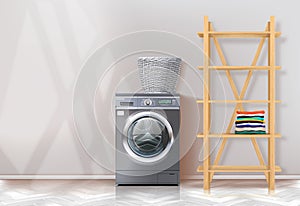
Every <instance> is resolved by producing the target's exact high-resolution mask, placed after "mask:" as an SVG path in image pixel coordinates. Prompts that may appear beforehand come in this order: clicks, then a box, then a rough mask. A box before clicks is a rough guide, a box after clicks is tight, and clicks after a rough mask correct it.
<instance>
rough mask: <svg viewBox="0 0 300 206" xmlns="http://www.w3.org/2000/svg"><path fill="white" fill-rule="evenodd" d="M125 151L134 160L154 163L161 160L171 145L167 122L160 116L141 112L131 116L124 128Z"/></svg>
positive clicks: (171, 139)
mask: <svg viewBox="0 0 300 206" xmlns="http://www.w3.org/2000/svg"><path fill="white" fill-rule="evenodd" d="M124 134H125V135H126V138H124V140H123V144H124V146H125V149H126V151H127V152H128V153H129V154H130V155H131V156H132V157H133V158H135V159H137V160H140V161H143V162H154V161H157V160H159V159H161V158H163V157H164V156H165V155H166V154H167V152H168V151H169V150H170V147H171V145H172V143H173V132H172V128H171V126H170V124H169V122H168V121H167V120H166V119H165V118H164V117H163V116H161V115H160V114H158V113H154V112H141V113H137V114H136V115H133V116H131V117H130V118H129V119H128V122H127V124H126V126H125V131H124Z"/></svg>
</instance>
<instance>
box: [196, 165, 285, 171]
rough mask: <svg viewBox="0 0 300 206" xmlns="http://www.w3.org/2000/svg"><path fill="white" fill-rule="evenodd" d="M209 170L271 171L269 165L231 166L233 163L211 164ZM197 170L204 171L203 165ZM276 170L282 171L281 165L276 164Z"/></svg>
mask: <svg viewBox="0 0 300 206" xmlns="http://www.w3.org/2000/svg"><path fill="white" fill-rule="evenodd" d="M208 171H209V172H269V171H270V169H269V168H268V166H252V165H251V166H248V165H247V166H231V165H211V166H210V167H209V169H208ZM197 172H203V166H202V165H200V166H198V168H197ZM275 172H281V168H280V167H279V166H275Z"/></svg>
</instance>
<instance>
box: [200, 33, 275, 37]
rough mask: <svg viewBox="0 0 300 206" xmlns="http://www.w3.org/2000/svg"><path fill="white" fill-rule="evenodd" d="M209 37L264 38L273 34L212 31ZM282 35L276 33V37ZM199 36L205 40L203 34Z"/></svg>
mask: <svg viewBox="0 0 300 206" xmlns="http://www.w3.org/2000/svg"><path fill="white" fill-rule="evenodd" d="M208 34H209V37H219V38H264V37H267V38H268V37H270V36H271V32H269V31H263V32H261V31H256V32H251V31H242V32H240V31H233V32H232V31H228V32H226V31H225V32H220V31H210V32H208ZM280 35H281V32H275V37H279V36H280ZM198 36H199V37H200V38H204V33H203V32H198Z"/></svg>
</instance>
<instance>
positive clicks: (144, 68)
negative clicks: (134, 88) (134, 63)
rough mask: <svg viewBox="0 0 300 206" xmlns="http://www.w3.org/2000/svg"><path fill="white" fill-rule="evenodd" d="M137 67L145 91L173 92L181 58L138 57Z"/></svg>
mask: <svg viewBox="0 0 300 206" xmlns="http://www.w3.org/2000/svg"><path fill="white" fill-rule="evenodd" d="M138 68H139V73H140V80H141V83H142V87H143V89H144V91H145V92H146V93H163V92H167V93H175V89H176V84H177V81H178V76H179V75H180V68H181V59H180V58H176V57H140V58H139V59H138Z"/></svg>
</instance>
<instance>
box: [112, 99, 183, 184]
mask: <svg viewBox="0 0 300 206" xmlns="http://www.w3.org/2000/svg"><path fill="white" fill-rule="evenodd" d="M115 113H116V124H115V126H116V130H115V138H116V145H115V146H116V184H117V185H178V184H179V182H180V169H179V166H180V161H179V160H180V147H179V140H180V139H179V131H180V96H179V95H177V94H175V95H174V94H168V93H158V94H152V93H151V94H149V93H147V94H144V93H138V94H125V93H118V94H116V97H115Z"/></svg>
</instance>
